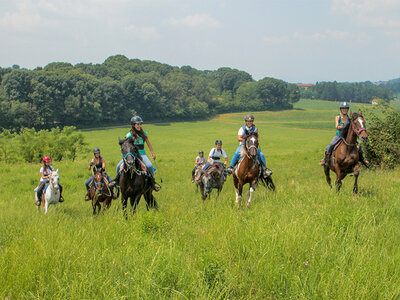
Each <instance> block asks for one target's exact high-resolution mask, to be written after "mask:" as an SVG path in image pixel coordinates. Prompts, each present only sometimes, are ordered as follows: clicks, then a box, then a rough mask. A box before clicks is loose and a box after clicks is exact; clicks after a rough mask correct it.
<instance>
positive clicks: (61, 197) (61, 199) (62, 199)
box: [58, 184, 64, 202]
mask: <svg viewBox="0 0 400 300" xmlns="http://www.w3.org/2000/svg"><path fill="white" fill-rule="evenodd" d="M58 186H59V187H60V200H59V201H58V202H64V197H63V196H62V190H63V188H62V185H61V184H58Z"/></svg>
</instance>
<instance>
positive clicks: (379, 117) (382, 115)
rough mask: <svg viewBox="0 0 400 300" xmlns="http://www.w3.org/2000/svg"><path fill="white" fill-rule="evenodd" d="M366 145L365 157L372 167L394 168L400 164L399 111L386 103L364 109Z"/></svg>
mask: <svg viewBox="0 0 400 300" xmlns="http://www.w3.org/2000/svg"><path fill="white" fill-rule="evenodd" d="M363 114H364V116H365V120H366V123H367V130H368V143H366V144H365V145H364V151H365V154H366V157H367V158H368V159H369V160H370V162H371V164H372V165H375V166H380V167H383V168H394V167H395V166H396V165H398V164H399V163H400V111H399V110H397V109H396V108H394V107H392V106H389V105H388V104H387V103H386V102H382V103H379V104H378V105H373V106H371V107H368V108H364V111H363Z"/></svg>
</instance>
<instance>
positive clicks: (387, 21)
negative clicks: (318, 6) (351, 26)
mask: <svg viewBox="0 0 400 300" xmlns="http://www.w3.org/2000/svg"><path fill="white" fill-rule="evenodd" d="M331 11H332V12H333V13H338V14H343V15H348V16H349V17H351V18H353V19H354V20H355V21H356V22H357V23H358V24H359V25H361V26H367V27H378V28H379V27H386V28H390V27H391V28H393V27H400V1H398V0H379V1H378V0H331Z"/></svg>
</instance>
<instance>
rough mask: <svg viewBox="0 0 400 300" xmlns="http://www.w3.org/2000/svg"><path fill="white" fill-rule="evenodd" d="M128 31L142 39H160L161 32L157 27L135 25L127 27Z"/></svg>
mask: <svg viewBox="0 0 400 300" xmlns="http://www.w3.org/2000/svg"><path fill="white" fill-rule="evenodd" d="M127 30H128V32H129V33H130V34H131V35H132V36H133V37H135V38H138V39H140V40H145V41H149V40H158V39H159V38H160V34H159V33H158V32H157V30H156V28H155V27H139V26H135V25H130V26H128V27H127Z"/></svg>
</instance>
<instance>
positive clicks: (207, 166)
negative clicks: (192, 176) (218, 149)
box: [203, 161, 225, 171]
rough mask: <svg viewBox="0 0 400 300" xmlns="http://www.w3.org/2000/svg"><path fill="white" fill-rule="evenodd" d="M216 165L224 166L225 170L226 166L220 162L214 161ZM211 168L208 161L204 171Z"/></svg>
mask: <svg viewBox="0 0 400 300" xmlns="http://www.w3.org/2000/svg"><path fill="white" fill-rule="evenodd" d="M214 164H220V165H221V166H223V167H224V169H225V165H224V164H223V163H222V162H220V161H214ZM210 166H211V164H210V162H209V161H208V162H207V163H206V164H205V166H204V167H203V170H204V171H205V170H207V169H208V168H209V167H210Z"/></svg>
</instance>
